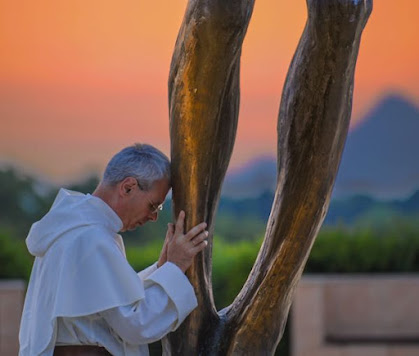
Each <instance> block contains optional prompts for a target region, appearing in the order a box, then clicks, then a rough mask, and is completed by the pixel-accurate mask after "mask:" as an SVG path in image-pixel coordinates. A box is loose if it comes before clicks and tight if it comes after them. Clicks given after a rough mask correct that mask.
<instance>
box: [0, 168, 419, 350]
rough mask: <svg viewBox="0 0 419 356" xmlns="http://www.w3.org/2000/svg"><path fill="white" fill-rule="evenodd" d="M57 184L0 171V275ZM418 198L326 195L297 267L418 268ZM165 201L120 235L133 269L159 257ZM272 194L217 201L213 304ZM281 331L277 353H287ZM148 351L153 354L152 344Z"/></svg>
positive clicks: (232, 281)
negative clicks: (322, 215)
mask: <svg viewBox="0 0 419 356" xmlns="http://www.w3.org/2000/svg"><path fill="white" fill-rule="evenodd" d="M97 183H98V178H97V177H87V178H86V179H85V180H84V181H83V182H80V183H77V184H73V185H68V186H66V187H65V188H67V189H72V190H77V191H80V192H84V193H91V192H93V190H94V189H95V187H96V185H97ZM57 191H58V188H57V187H53V186H51V185H49V184H46V183H40V182H39V181H37V180H36V179H34V178H32V177H29V176H26V175H24V174H21V173H18V172H17V171H16V170H14V169H13V168H7V169H3V170H0V278H2V279H11V278H23V279H25V280H28V278H29V275H30V270H31V268H32V263H33V257H32V256H30V255H29V253H28V252H27V250H26V246H25V242H24V239H25V237H26V235H27V233H28V231H29V229H30V226H31V224H32V223H34V222H35V221H37V220H39V219H40V218H41V217H42V216H43V215H44V214H45V213H46V212H47V211H48V210H49V208H50V206H51V204H52V202H53V200H54V199H55V196H56V194H57ZM418 199H419V194H418V193H415V194H413V195H412V196H411V197H407V198H406V199H405V200H397V201H378V200H374V199H373V198H371V197H352V198H349V199H347V200H342V201H332V202H331V205H330V209H329V213H328V216H327V217H326V219H325V223H324V224H323V227H322V229H321V230H320V233H319V235H318V237H317V239H316V242H315V243H314V246H313V249H312V251H311V254H310V258H309V260H308V262H307V265H306V268H305V273H412V272H419V203H418ZM169 200H170V199H168V202H166V204H165V209H164V210H163V211H162V213H161V215H160V216H159V220H158V221H157V222H156V223H149V224H147V225H145V226H144V227H142V228H140V229H137V231H133V232H128V233H124V234H123V235H124V240H125V243H126V250H127V258H128V260H129V262H130V264H131V265H132V266H133V268H134V269H135V270H141V269H143V268H145V267H147V266H149V265H150V264H152V263H154V262H155V261H156V260H157V258H158V256H159V252H160V249H161V245H162V242H163V240H164V236H165V233H166V227H167V223H168V222H169V221H170V220H171V206H170V201H169ZM272 200H273V194H271V193H268V192H265V193H263V194H261V195H260V196H259V197H254V198H246V199H241V200H240V199H231V198H226V197H222V198H221V200H220V204H219V209H218V213H217V219H216V228H215V234H214V244H213V272H212V273H213V291H214V296H215V302H216V305H217V308H218V309H222V308H224V307H226V306H228V305H229V304H230V303H231V302H232V301H233V300H234V298H235V296H236V295H237V294H238V292H239V291H240V289H241V287H242V286H243V284H244V282H245V281H246V278H247V276H248V274H249V272H250V270H251V268H252V266H253V263H254V261H255V259H256V256H257V254H258V251H259V248H260V245H261V243H262V241H263V235H264V233H265V226H266V222H267V219H268V216H269V213H270V207H271V204H272ZM288 330H289V328H288V327H287V328H286V330H285V335H284V338H283V341H281V344H280V345H279V348H278V351H277V355H282V356H285V355H288V351H289V346H288V345H289V344H288V340H289V337H288V333H289V331H288ZM151 350H152V354H158V353H159V350H160V349H159V345H158V344H156V345H153V346H152V347H151ZM153 350H154V351H153ZM156 350H157V351H156Z"/></svg>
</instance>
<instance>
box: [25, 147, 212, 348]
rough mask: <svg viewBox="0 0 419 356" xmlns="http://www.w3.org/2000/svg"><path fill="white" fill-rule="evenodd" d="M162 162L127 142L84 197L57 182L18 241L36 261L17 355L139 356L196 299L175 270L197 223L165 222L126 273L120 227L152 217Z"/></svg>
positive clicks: (183, 264) (199, 231)
mask: <svg viewBox="0 0 419 356" xmlns="http://www.w3.org/2000/svg"><path fill="white" fill-rule="evenodd" d="M169 189H170V163H169V160H168V158H167V157H166V156H165V155H164V154H163V153H161V152H160V151H159V150H157V149H156V148H154V147H152V146H149V145H141V144H136V145H134V146H131V147H127V148H125V149H123V150H122V151H121V152H119V153H118V154H116V155H115V156H114V157H113V158H112V159H111V161H110V162H109V164H108V166H107V167H106V170H105V173H104V176H103V179H102V181H101V182H100V184H99V186H98V187H97V188H96V190H95V191H94V192H93V194H92V195H90V194H87V195H84V194H81V193H78V192H72V191H69V190H65V189H61V190H60V192H59V193H58V195H57V197H56V199H55V201H54V203H53V205H52V207H51V209H50V211H49V212H48V213H47V214H46V215H45V216H44V217H43V218H42V219H41V220H40V221H38V222H37V223H35V224H34V225H33V226H32V228H31V230H30V232H29V235H28V237H27V239H26V243H27V246H28V249H29V251H30V253H31V254H33V255H34V256H35V257H36V258H35V262H34V266H33V269H32V274H31V278H30V282H29V286H28V291H27V294H26V300H25V306H24V310H23V315H22V321H21V326H20V333H19V342H20V351H19V355H21V356H26V355H29V356H36V355H56V356H60V355H61V356H63V355H115V356H116V355H127V356H130V355H148V346H147V344H148V343H150V342H153V341H156V340H158V339H160V338H162V337H163V336H164V335H166V334H167V333H169V332H171V331H173V330H175V329H176V328H177V327H178V326H179V325H180V324H181V323H182V321H183V320H184V319H185V318H186V316H187V315H188V314H189V313H190V312H191V311H192V310H193V309H194V308H195V307H196V306H197V301H196V297H195V294H194V291H193V288H192V286H191V284H190V283H189V281H188V279H187V278H186V276H185V274H184V272H185V271H186V270H187V269H188V268H189V266H190V265H191V263H192V260H193V258H194V256H195V255H196V254H197V253H198V252H200V251H202V250H203V249H204V248H205V246H206V245H207V241H206V238H207V236H208V232H207V231H206V230H205V228H206V224H205V223H201V224H199V225H197V226H195V227H194V228H192V229H191V230H190V231H189V232H187V233H186V234H185V233H184V225H183V224H184V219H185V213H184V212H183V211H182V212H181V213H180V214H179V217H178V218H177V221H176V226H173V224H169V226H168V230H167V234H166V239H165V242H164V244H163V248H162V251H161V254H160V257H159V260H158V261H157V263H155V264H154V265H153V266H151V267H149V268H147V269H146V270H144V271H142V272H140V273H138V275H137V273H135V272H134V270H133V269H132V268H131V266H130V265H129V264H128V262H127V260H126V258H125V250H124V244H123V241H122V238H121V236H120V235H118V232H119V231H126V230H132V229H135V228H136V227H138V226H141V225H144V224H145V223H146V222H148V221H156V220H157V215H158V212H159V210H161V208H162V204H163V202H164V200H165V197H166V195H167V193H168V191H169Z"/></svg>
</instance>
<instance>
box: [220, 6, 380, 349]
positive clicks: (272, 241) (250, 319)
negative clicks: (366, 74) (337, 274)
mask: <svg viewBox="0 0 419 356" xmlns="http://www.w3.org/2000/svg"><path fill="white" fill-rule="evenodd" d="M307 4H308V20H307V23H306V26H305V29H304V33H303V35H302V38H301V40H300V43H299V45H298V48H297V51H296V53H295V55H294V58H293V60H292V63H291V66H290V69H289V72H288V76H287V79H286V83H285V87H284V90H283V94H282V101H281V107H280V112H279V118H278V182H277V191H276V194H275V200H274V203H273V207H272V211H271V215H270V218H269V221H268V226H267V231H266V235H265V240H264V243H263V246H262V247H261V250H260V252H259V255H258V258H257V261H256V263H255V265H254V267H253V269H252V272H251V273H250V275H249V277H248V280H247V282H246V284H245V285H244V287H243V289H242V291H241V292H240V294H239V295H238V297H237V298H236V300H235V301H234V303H233V304H232V306H231V307H230V308H229V309H227V310H226V311H225V312H226V313H227V315H228V319H229V324H230V327H229V329H230V330H232V331H231V333H230V335H226V337H227V339H228V342H229V348H228V354H237V355H244V354H249V355H270V354H271V353H272V352H273V351H274V350H275V348H276V346H277V343H278V342H279V340H280V338H281V336H282V333H283V329H284V326H285V323H286V319H287V316H288V311H289V307H290V305H291V301H292V297H293V292H294V289H295V287H296V285H297V283H298V281H299V279H300V277H301V273H302V271H303V269H304V266H305V263H306V261H307V258H308V256H309V253H310V250H311V247H312V245H313V243H314V240H315V237H316V236H317V233H318V230H319V229H320V226H321V224H322V222H323V219H324V217H325V215H326V212H327V209H328V206H329V201H330V196H331V192H332V188H333V184H334V180H335V177H336V174H337V170H338V166H339V162H340V158H341V154H342V150H343V147H344V143H345V139H346V135H347V131H348V127H349V120H350V115H351V105H352V93H353V83H354V71H355V64H356V59H357V55H358V49H359V44H360V38H361V33H362V30H363V28H364V26H365V24H366V22H367V19H368V17H369V15H370V13H371V10H372V0H322V1H319V0H308V1H307ZM248 350H252V352H249V351H248Z"/></svg>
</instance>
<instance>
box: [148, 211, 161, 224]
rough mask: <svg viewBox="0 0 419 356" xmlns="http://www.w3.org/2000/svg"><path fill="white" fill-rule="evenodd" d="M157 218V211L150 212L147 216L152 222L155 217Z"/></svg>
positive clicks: (155, 219)
mask: <svg viewBox="0 0 419 356" xmlns="http://www.w3.org/2000/svg"><path fill="white" fill-rule="evenodd" d="M158 218H159V214H158V213H157V212H154V213H151V214H150V215H149V216H148V219H149V220H150V221H152V222H155V221H157V219H158Z"/></svg>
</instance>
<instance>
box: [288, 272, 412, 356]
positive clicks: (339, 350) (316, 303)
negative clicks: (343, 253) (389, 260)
mask: <svg viewBox="0 0 419 356" xmlns="http://www.w3.org/2000/svg"><path fill="white" fill-rule="evenodd" d="M418 303H419V276H418V275H405V276H403V275H395V276H390V275H381V276H377V275H370V276H368V275H362V276H342V275H341V276H327V277H326V276H307V277H303V278H302V280H301V281H300V284H299V286H298V289H297V292H296V296H295V298H294V302H293V306H292V313H291V328H292V329H291V348H292V350H291V352H292V356H320V355H321V356H418V355H419V308H418Z"/></svg>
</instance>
